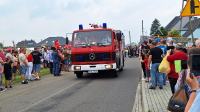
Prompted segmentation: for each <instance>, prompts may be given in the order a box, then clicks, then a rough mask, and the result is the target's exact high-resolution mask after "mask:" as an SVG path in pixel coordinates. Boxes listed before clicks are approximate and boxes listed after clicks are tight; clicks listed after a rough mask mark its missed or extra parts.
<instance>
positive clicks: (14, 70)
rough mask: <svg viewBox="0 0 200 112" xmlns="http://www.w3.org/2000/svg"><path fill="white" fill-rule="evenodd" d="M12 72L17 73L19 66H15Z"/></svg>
mask: <svg viewBox="0 0 200 112" xmlns="http://www.w3.org/2000/svg"><path fill="white" fill-rule="evenodd" d="M12 72H13V73H14V74H15V73H17V66H13V69H12Z"/></svg>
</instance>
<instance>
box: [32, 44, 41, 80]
mask: <svg viewBox="0 0 200 112" xmlns="http://www.w3.org/2000/svg"><path fill="white" fill-rule="evenodd" d="M31 54H32V56H33V74H34V75H35V76H36V79H40V75H39V72H40V66H41V57H42V54H41V53H40V52H39V49H38V48H34V51H33V52H32V53H31Z"/></svg>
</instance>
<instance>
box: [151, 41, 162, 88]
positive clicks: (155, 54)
mask: <svg viewBox="0 0 200 112" xmlns="http://www.w3.org/2000/svg"><path fill="white" fill-rule="evenodd" d="M162 54H163V51H162V49H160V48H159V47H157V42H152V46H151V49H150V53H149V63H148V65H149V68H150V64H151V70H150V72H151V86H150V87H149V89H156V86H159V88H160V89H163V77H162V74H161V73H159V71H158V67H159V65H160V63H161V61H162Z"/></svg>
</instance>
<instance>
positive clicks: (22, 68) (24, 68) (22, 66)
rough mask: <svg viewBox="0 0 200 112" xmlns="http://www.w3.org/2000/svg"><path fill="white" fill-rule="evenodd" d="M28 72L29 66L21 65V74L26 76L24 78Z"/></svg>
mask: <svg viewBox="0 0 200 112" xmlns="http://www.w3.org/2000/svg"><path fill="white" fill-rule="evenodd" d="M27 70H28V67H27V66H25V65H20V74H21V75H24V76H25V75H26V72H27Z"/></svg>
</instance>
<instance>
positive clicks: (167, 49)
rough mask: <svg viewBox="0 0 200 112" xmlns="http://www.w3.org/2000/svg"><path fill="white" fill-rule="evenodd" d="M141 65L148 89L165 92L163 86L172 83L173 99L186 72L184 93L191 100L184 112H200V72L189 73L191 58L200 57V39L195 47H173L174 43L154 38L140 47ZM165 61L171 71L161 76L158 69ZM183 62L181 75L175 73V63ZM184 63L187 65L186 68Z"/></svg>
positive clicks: (180, 44)
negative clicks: (193, 56) (164, 60)
mask: <svg viewBox="0 0 200 112" xmlns="http://www.w3.org/2000/svg"><path fill="white" fill-rule="evenodd" d="M139 49H140V50H139V51H140V53H139V54H140V56H139V57H140V62H141V66H142V70H143V74H144V76H143V80H145V81H146V82H149V89H152V90H156V87H157V86H158V87H159V89H163V86H165V85H166V83H167V82H169V84H170V87H171V92H172V94H173V95H174V94H175V93H176V92H177V91H178V88H179V87H180V83H181V81H182V80H183V77H184V75H183V73H185V71H187V72H186V76H185V77H186V85H185V90H186V92H187V94H188V95H189V96H190V97H189V99H188V102H187V105H186V106H185V111H186V112H188V111H190V112H197V111H199V110H200V108H199V104H198V103H199V102H200V93H199V92H200V89H199V84H200V77H199V76H200V70H199V71H198V70H197V71H195V72H194V71H193V72H190V70H191V68H192V67H191V65H192V63H197V62H194V61H193V62H192V61H191V60H192V58H191V56H192V55H200V39H198V40H196V43H195V45H193V46H187V47H186V46H185V45H184V44H183V43H174V42H173V40H172V39H170V40H167V39H160V38H154V39H150V40H147V41H145V42H143V43H142V44H141V45H140V47H139ZM164 57H166V60H167V61H168V63H169V68H170V71H169V73H167V74H166V73H161V72H160V71H159V66H160V64H161V62H162V61H163V59H164ZM177 60H180V61H181V66H185V68H184V67H182V68H181V71H180V72H177V70H176V68H177V67H176V66H177V65H176V61H177ZM199 60H200V59H199ZM183 63H185V65H183Z"/></svg>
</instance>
